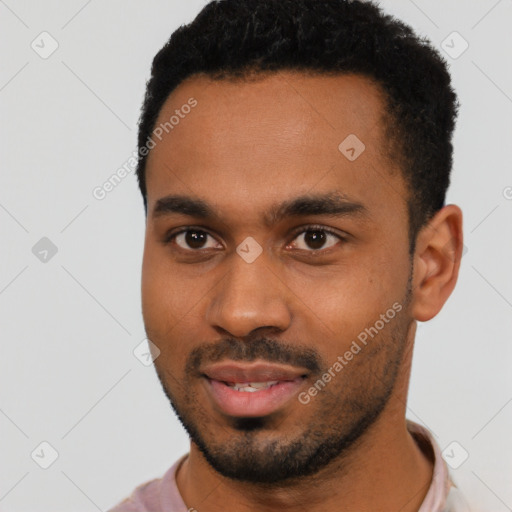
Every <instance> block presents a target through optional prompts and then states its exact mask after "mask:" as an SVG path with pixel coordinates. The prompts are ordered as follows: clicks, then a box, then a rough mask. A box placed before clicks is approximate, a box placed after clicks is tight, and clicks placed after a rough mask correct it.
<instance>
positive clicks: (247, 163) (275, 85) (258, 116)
mask: <svg viewBox="0 0 512 512" xmlns="http://www.w3.org/2000/svg"><path fill="white" fill-rule="evenodd" d="M194 103H195V106H194V107H193V108H188V107H184V106H186V105H190V104H194ZM383 114H384V99H383V94H382V91H381V90H380V88H379V87H378V86H377V85H376V84H374V83H373V82H372V81H371V80H369V79H367V78H365V77H362V76H359V75H336V76H328V75H306V74H301V73H298V72H279V73H274V74H270V75H265V76H258V77H256V79H255V80H226V79H223V80H212V79H210V78H208V77H205V76H194V77H191V78H189V79H188V80H186V81H185V82H183V83H182V84H180V86H179V87H178V88H177V89H175V91H173V93H172V94H171V95H170V96H169V98H168V99H167V101H166V102H165V104H164V106H163V108H162V109H161V111H160V113H159V116H158V119H157V122H156V124H155V128H158V127H164V128H165V126H167V128H166V129H164V130H160V131H161V134H160V137H154V136H153V137H152V139H153V140H154V142H155V143H156V145H155V146H154V147H153V149H152V150H151V151H150V153H149V156H148V161H147V165H146V184H147V190H148V207H149V209H151V207H152V205H154V203H155V201H156V200H157V199H158V198H159V197H162V196H163V195H166V194H170V193H174V192H176V191H179V192H186V193H187V194H191V193H192V192H194V193H195V195H197V196H202V197H207V196H208V195H209V194H211V193H212V192H213V191H215V193H217V194H218V193H219V191H220V190H222V191H223V194H224V195H225V196H226V197H228V195H229V194H230V193H231V192H232V191H233V190H236V193H237V198H238V201H239V202H242V203H243V202H248V203H251V204H254V205H257V204H258V202H259V201H260V199H261V201H260V202H261V205H260V206H262V207H264V203H263V199H264V198H267V199H271V198H272V197H271V196H273V195H274V196H276V197H273V199H276V198H277V196H279V198H282V197H283V196H285V195H286V194H287V192H289V193H291V191H292V189H297V191H299V190H298V189H300V191H301V192H303V193H304V192H307V191H310V190H311V189H313V188H314V189H315V191H318V192H321V191H322V188H323V189H324V190H329V191H331V190H333V189H339V190H340V192H341V193H342V194H347V195H349V196H351V197H357V196H358V195H361V194H363V195H364V193H368V192H371V191H372V189H378V188H379V187H381V185H382V184H381V183H380V182H381V181H382V180H383V179H384V178H385V179H389V178H390V174H392V173H393V170H394V169H392V165H390V163H389V162H388V161H387V159H386V158H384V153H385V146H386V140H385V133H384V128H383V119H384V117H383ZM171 118H173V119H172V124H171V123H169V120H171ZM165 123H167V125H166V124H165ZM346 141H348V142H346ZM354 144H355V146H354ZM340 145H341V146H340ZM350 146H354V147H355V150H356V152H357V153H360V155H359V156H357V154H356V156H357V159H355V160H351V159H349V158H347V155H346V154H344V153H343V151H344V150H346V149H351V148H350ZM361 148H363V149H361ZM352 154H353V153H352ZM398 186H399V185H398ZM219 189H220V190H219ZM397 199H403V197H402V198H400V197H398V198H397ZM388 200H389V198H388Z"/></svg>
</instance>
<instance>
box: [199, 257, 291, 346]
mask: <svg viewBox="0 0 512 512" xmlns="http://www.w3.org/2000/svg"><path fill="white" fill-rule="evenodd" d="M232 258H233V261H230V263H229V264H230V268H229V270H228V272H227V274H226V275H225V276H224V277H223V279H222V280H221V282H220V283H219V285H218V286H217V287H215V288H214V293H215V295H214V297H213V299H212V301H211V302H210V304H209V307H208V309H207V321H208V322H209V324H210V325H211V326H212V327H213V328H215V329H216V330H217V331H222V333H223V334H225V333H226V332H227V333H228V334H229V335H230V336H233V337H240V338H241V337H245V336H248V335H250V334H251V332H252V331H254V330H255V329H261V328H268V329H271V330H272V331H279V332H282V331H284V330H286V329H287V328H288V327H289V325H290V322H291V318H292V315H291V313H290V309H289V306H290V300H291V295H292V294H291V291H290V290H289V288H288V287H287V286H286V285H285V284H284V282H283V280H282V278H280V277H279V276H278V274H277V271H276V270H272V269H271V267H270V266H269V263H268V262H267V261H266V259H265V257H264V255H263V254H262V255H260V257H259V258H257V259H256V260H255V261H253V262H252V263H247V262H246V261H244V260H243V259H242V258H241V257H240V256H238V254H233V256H232Z"/></svg>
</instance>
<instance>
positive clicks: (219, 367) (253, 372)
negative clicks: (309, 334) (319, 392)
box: [202, 362, 308, 383]
mask: <svg viewBox="0 0 512 512" xmlns="http://www.w3.org/2000/svg"><path fill="white" fill-rule="evenodd" d="M202 373H203V374H204V375H206V377H208V378H209V379H212V380H217V381H220V382H227V383H235V382H237V383H244V382H269V381H292V380H295V379H297V378H298V377H302V376H304V375H307V374H308V371H307V370H305V369H304V368H296V367H291V366H286V365H276V364H268V363H251V364H240V363H232V362H230V363H217V364H215V365H211V366H207V367H206V368H204V369H203V370H202Z"/></svg>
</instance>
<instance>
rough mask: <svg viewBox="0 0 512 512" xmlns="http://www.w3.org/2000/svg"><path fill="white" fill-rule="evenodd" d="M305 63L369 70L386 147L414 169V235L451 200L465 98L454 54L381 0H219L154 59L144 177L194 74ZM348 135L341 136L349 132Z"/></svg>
mask: <svg viewBox="0 0 512 512" xmlns="http://www.w3.org/2000/svg"><path fill="white" fill-rule="evenodd" d="M281 70H282V71H285V70H295V71H299V72H304V73H308V74H310V73H311V72H314V73H318V74H329V75H333V74H335V75H340V74H353V73H356V74H359V75H362V76H364V77H367V78H368V79H370V80H371V81H372V82H374V83H376V84H377V85H378V86H380V90H381V92H383V93H384V98H385V113H386V119H385V137H386V140H387V142H388V145H387V148H386V155H387V157H388V158H390V160H391V161H392V162H393V164H394V165H395V166H396V167H398V168H399V169H400V170H401V172H402V173H403V176H404V178H405V182H406V184H407V187H408V191H409V197H408V198H407V204H408V212H409V237H410V241H411V247H412V248H413V247H414V245H415V239H416V235H417V233H418V230H419V229H420V228H421V227H422V226H423V225H424V224H425V223H426V222H427V221H428V220H429V219H430V218H431V217H432V216H433V215H434V213H435V212H436V211H438V210H439V209H440V208H442V207H443V206H444V202H445V196H446V190H447V188H448V186H449V183H450V172H451V168H452V153H453V147H452V142H451V140H452V133H453V129H454V126H455V120H456V117H457V113H458V107H459V104H458V101H457V97H456V94H455V92H454V90H453V89H452V87H451V84H450V75H449V72H448V66H447V63H446V61H445V60H444V59H443V58H442V57H441V55H440V54H439V52H438V51H437V50H436V49H435V48H434V47H433V46H432V45H431V44H430V42H429V41H428V40H427V39H426V38H422V37H419V36H417V35H416V34H415V33H414V32H413V30H412V29H411V28H410V27H409V26H407V25H406V24H404V23H403V22H401V21H400V20H397V19H396V18H394V17H393V16H391V15H387V14H385V13H384V12H383V11H382V10H381V8H380V7H379V6H378V5H377V4H375V3H374V2H372V1H363V0H352V1H351V0H214V1H212V2H210V3H208V4H207V5H206V6H205V7H204V8H203V9H202V10H201V12H200V13H199V14H198V15H197V17H196V18H195V19H194V20H193V21H192V22H191V23H190V24H188V25H184V26H181V27H179V28H178V29H177V30H176V31H175V32H174V33H173V34H172V35H171V37H170V39H169V40H168V42H167V43H166V44H165V45H164V47H163V48H162V49H161V50H160V51H159V52H158V53H157V55H156V56H155V58H154V59H153V63H152V67H151V77H150V79H149V80H148V82H147V84H146V94H145V98H144V103H143V106H142V111H141V116H140V119H139V135H138V147H139V155H138V165H137V178H138V182H139V187H140V190H141V192H142V196H143V199H144V207H145V210H146V215H147V190H146V183H145V166H146V161H147V152H148V151H147V148H146V150H145V151H143V153H144V154H142V153H141V149H143V148H144V147H145V146H146V145H147V143H148V139H149V138H150V136H151V134H152V131H153V130H154V128H155V123H156V120H157V117H158V114H159V112H160V110H161V108H162V106H163V104H164V103H165V101H166V99H167V98H168V96H169V95H170V93H171V92H172V91H173V90H174V89H175V88H176V87H177V86H178V85H179V84H180V83H181V82H183V81H184V80H185V79H187V78H190V77H192V76H194V75H201V74H203V75H206V76H208V77H210V78H212V79H216V80H222V79H228V78H230V79H244V77H245V78H248V77H250V76H254V74H256V75H259V74H267V73H273V72H278V71H281ZM340 142H341V141H340Z"/></svg>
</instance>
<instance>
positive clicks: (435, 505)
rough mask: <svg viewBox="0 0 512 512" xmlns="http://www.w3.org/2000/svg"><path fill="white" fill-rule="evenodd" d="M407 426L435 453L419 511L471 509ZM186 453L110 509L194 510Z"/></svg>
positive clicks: (420, 430)
mask: <svg viewBox="0 0 512 512" xmlns="http://www.w3.org/2000/svg"><path fill="white" fill-rule="evenodd" d="M407 429H408V430H409V432H410V433H411V434H412V435H413V437H414V438H415V440H416V442H417V443H418V444H419V446H420V447H421V448H422V449H423V445H425V444H430V446H431V447H432V450H433V451H434V456H435V461H434V473H433V477H432V483H431V485H430V488H429V490H428V492H427V495H426V496H425V499H424V500H423V503H422V504H421V506H420V508H419V509H418V512H469V507H468V505H467V503H466V501H465V500H464V498H463V496H462V495H461V493H460V491H459V490H458V489H457V487H456V486H455V484H454V482H453V480H452V479H451V477H450V474H449V472H448V467H447V466H446V462H445V461H444V459H443V457H442V455H441V450H440V448H439V446H438V444H437V443H436V441H435V439H434V438H433V437H432V435H431V433H430V432H429V431H428V430H427V429H426V428H424V427H422V426H421V425H418V424H417V423H414V422H413V421H410V420H407ZM187 456H188V454H187V455H183V456H182V457H181V458H180V459H179V460H177V461H176V462H175V463H174V464H173V466H172V467H171V468H170V469H169V470H168V471H167V472H166V473H165V474H164V476H163V477H162V478H157V479H155V480H151V481H149V482H146V483H144V484H142V485H139V487H137V488H136V489H135V490H134V491H133V493H132V494H131V496H130V497H128V498H126V499H125V500H124V501H122V502H121V503H119V504H118V505H117V506H115V507H114V508H112V509H110V510H109V511H108V512H189V511H192V512H193V511H194V510H195V509H194V508H192V507H187V505H185V503H184V501H183V498H182V497H181V495H180V492H179V490H178V487H177V486H176V478H175V475H176V471H177V469H178V468H179V466H180V464H181V463H182V462H183V461H184V460H185V459H186V457H187Z"/></svg>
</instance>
